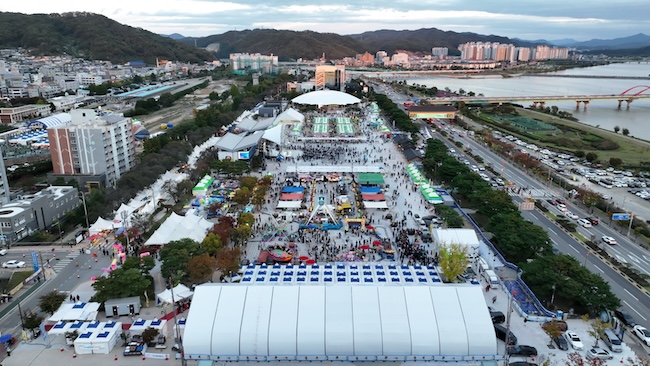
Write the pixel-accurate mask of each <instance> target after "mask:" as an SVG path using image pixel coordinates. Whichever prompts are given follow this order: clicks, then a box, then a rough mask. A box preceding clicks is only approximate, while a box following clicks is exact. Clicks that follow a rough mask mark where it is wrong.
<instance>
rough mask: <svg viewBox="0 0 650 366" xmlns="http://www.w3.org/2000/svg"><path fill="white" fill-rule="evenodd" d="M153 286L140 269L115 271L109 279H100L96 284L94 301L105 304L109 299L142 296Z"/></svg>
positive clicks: (94, 286) (94, 285)
mask: <svg viewBox="0 0 650 366" xmlns="http://www.w3.org/2000/svg"><path fill="white" fill-rule="evenodd" d="M150 285H151V279H150V277H145V276H143V275H142V273H141V272H140V270H139V269H137V268H131V269H127V270H124V269H122V268H118V269H116V270H113V271H112V272H111V273H110V274H109V275H108V277H99V278H98V279H97V280H96V281H95V282H94V283H93V285H92V286H93V288H94V289H95V291H96V292H95V295H93V297H92V300H93V301H96V302H104V301H106V300H109V299H119V298H123V297H131V296H141V295H142V294H143V293H144V292H145V291H146V290H147V289H148V288H149V286H150Z"/></svg>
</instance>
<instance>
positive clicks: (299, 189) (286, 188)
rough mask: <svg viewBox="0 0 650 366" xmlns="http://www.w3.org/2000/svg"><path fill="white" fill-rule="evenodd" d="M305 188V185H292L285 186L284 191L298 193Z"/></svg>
mask: <svg viewBox="0 0 650 366" xmlns="http://www.w3.org/2000/svg"><path fill="white" fill-rule="evenodd" d="M304 190H305V187H292V186H285V187H284V188H282V193H298V192H302V191H304Z"/></svg>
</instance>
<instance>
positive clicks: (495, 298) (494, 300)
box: [492, 295, 497, 304]
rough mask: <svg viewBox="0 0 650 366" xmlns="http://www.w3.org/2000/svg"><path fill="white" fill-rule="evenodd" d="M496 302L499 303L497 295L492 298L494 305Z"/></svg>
mask: <svg viewBox="0 0 650 366" xmlns="http://www.w3.org/2000/svg"><path fill="white" fill-rule="evenodd" d="M495 302H497V296H496V295H494V297H493V298H492V303H493V304H494V303H495Z"/></svg>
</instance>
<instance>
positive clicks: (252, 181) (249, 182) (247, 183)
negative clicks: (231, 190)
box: [239, 176, 257, 191]
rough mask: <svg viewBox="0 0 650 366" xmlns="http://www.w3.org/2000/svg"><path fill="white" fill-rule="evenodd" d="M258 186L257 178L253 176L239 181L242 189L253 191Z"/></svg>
mask: <svg viewBox="0 0 650 366" xmlns="http://www.w3.org/2000/svg"><path fill="white" fill-rule="evenodd" d="M256 184H257V178H255V177H251V176H246V177H241V179H240V180H239V185H240V186H241V187H246V188H248V189H249V190H251V191H252V190H253V188H255V185H256Z"/></svg>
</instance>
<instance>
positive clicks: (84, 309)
mask: <svg viewBox="0 0 650 366" xmlns="http://www.w3.org/2000/svg"><path fill="white" fill-rule="evenodd" d="M99 305H100V304H99V303H98V302H77V303H75V304H73V303H69V302H66V303H63V304H61V307H59V310H57V311H56V313H54V314H52V316H51V317H49V318H48V319H47V320H48V321H50V322H60V321H75V320H79V321H88V320H95V318H96V317H97V310H99Z"/></svg>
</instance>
